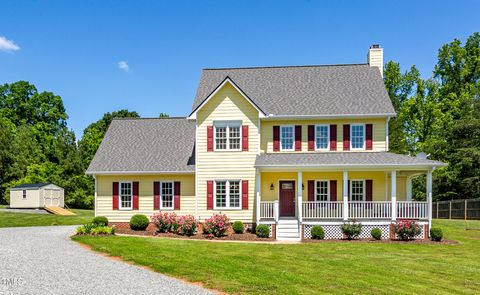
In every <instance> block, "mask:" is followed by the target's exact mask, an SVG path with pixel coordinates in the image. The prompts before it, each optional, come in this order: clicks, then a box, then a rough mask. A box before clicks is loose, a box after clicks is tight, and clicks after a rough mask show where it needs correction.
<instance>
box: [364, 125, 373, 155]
mask: <svg viewBox="0 0 480 295" xmlns="http://www.w3.org/2000/svg"><path fill="white" fill-rule="evenodd" d="M365 137H366V145H367V150H371V149H372V148H373V140H372V137H373V125H372V124H367V125H366V126H365Z"/></svg>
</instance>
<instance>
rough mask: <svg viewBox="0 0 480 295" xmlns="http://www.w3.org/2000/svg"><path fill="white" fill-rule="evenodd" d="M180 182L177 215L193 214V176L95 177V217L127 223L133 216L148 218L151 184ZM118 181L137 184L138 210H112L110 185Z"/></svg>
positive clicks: (150, 204)
mask: <svg viewBox="0 0 480 295" xmlns="http://www.w3.org/2000/svg"><path fill="white" fill-rule="evenodd" d="M166 180H169V181H180V190H181V195H180V210H176V211H175V213H177V214H179V215H185V214H192V215H194V214H195V176H194V175H109V176H101V175H97V203H96V215H97V216H106V217H108V220H110V221H112V222H128V221H130V217H131V216H132V215H134V214H145V215H147V216H148V217H150V216H151V215H152V214H153V213H154V212H158V211H157V210H153V182H154V181H166ZM120 181H138V182H139V203H138V205H139V208H138V209H139V210H128V211H124V210H112V183H113V182H120Z"/></svg>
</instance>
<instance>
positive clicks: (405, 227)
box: [393, 219, 422, 241]
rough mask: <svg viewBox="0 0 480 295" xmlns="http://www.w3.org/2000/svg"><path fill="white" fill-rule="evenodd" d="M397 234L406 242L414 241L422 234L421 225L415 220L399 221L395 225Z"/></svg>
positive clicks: (394, 228)
mask: <svg viewBox="0 0 480 295" xmlns="http://www.w3.org/2000/svg"><path fill="white" fill-rule="evenodd" d="M393 230H394V231H395V234H396V235H397V236H398V237H399V238H400V239H401V240H404V241H408V240H412V239H413V238H415V236H417V235H419V234H420V233H421V232H422V229H421V227H420V225H418V223H417V222H415V221H413V220H408V219H405V220H398V221H397V222H396V223H395V224H394V225H393Z"/></svg>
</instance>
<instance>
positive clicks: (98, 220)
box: [92, 216, 108, 226]
mask: <svg viewBox="0 0 480 295" xmlns="http://www.w3.org/2000/svg"><path fill="white" fill-rule="evenodd" d="M92 223H93V224H95V225H97V226H102V225H104V226H106V225H108V218H107V217H105V216H97V217H95V218H93V221H92Z"/></svg>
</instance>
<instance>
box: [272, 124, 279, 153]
mask: <svg viewBox="0 0 480 295" xmlns="http://www.w3.org/2000/svg"><path fill="white" fill-rule="evenodd" d="M279 150H280V126H273V151H275V152H278V151H279Z"/></svg>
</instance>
